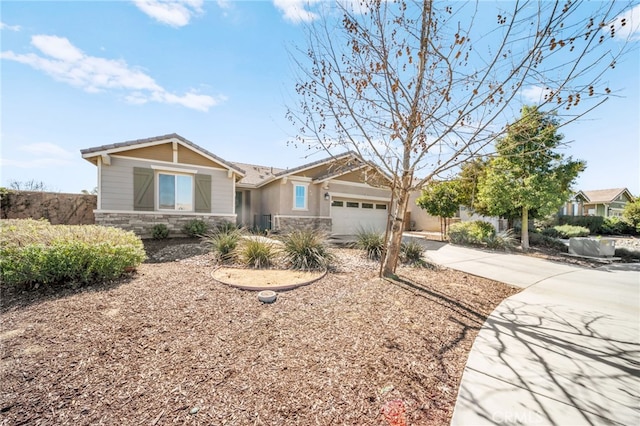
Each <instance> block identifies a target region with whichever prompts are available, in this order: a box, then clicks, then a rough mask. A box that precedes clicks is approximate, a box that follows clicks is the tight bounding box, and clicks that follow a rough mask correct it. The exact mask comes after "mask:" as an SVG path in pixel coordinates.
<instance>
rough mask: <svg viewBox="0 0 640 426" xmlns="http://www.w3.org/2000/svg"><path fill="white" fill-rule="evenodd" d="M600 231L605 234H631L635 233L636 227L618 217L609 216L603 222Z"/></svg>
mask: <svg viewBox="0 0 640 426" xmlns="http://www.w3.org/2000/svg"><path fill="white" fill-rule="evenodd" d="M600 233H601V234H603V235H630V234H634V233H635V227H634V226H633V225H632V224H630V223H629V222H627V221H625V220H622V219H620V218H618V217H607V218H605V219H604V222H603V223H602V227H601V228H600Z"/></svg>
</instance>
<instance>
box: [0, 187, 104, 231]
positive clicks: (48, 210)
mask: <svg viewBox="0 0 640 426" xmlns="http://www.w3.org/2000/svg"><path fill="white" fill-rule="evenodd" d="M0 198H1V199H0V206H1V207H2V208H1V210H2V219H43V218H44V219H47V220H48V221H49V222H50V223H51V224H52V225H92V224H93V223H94V216H93V210H95V208H96V204H97V197H96V196H95V195H90V194H64V193H59V192H36V191H13V190H10V191H9V192H8V193H6V194H2V196H1V197H0Z"/></svg>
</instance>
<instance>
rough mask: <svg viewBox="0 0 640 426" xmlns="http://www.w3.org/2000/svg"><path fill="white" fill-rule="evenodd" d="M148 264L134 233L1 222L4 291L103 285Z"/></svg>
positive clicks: (0, 272)
mask: <svg viewBox="0 0 640 426" xmlns="http://www.w3.org/2000/svg"><path fill="white" fill-rule="evenodd" d="M144 259H145V252H144V246H143V245H142V241H141V240H140V238H138V237H137V236H136V235H135V234H134V233H133V232H126V231H123V230H121V229H117V228H108V227H102V226H96V225H81V226H67V225H50V224H49V223H48V222H46V221H35V220H32V219H27V220H5V221H2V232H1V235H0V282H2V286H26V287H31V286H32V285H34V284H58V283H64V282H72V283H78V284H88V283H94V282H101V281H105V280H110V279H114V278H117V277H119V276H121V275H122V274H123V273H124V272H125V270H126V268H128V267H136V266H138V265H139V264H140V263H141V262H142V261H144Z"/></svg>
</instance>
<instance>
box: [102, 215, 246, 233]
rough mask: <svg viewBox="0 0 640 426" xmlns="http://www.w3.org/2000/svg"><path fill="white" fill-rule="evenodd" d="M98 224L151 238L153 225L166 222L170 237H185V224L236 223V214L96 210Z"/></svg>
mask: <svg viewBox="0 0 640 426" xmlns="http://www.w3.org/2000/svg"><path fill="white" fill-rule="evenodd" d="M94 215H95V218H96V225H103V226H113V227H116V228H121V229H124V230H126V231H133V232H134V233H135V234H136V235H139V236H140V237H141V238H151V237H152V236H153V227H154V226H155V225H158V224H164V225H166V226H167V228H168V229H169V237H184V236H185V234H184V233H183V232H182V228H183V227H184V225H186V224H187V223H189V222H190V221H192V220H194V219H197V220H202V221H204V222H205V223H206V224H207V225H209V228H213V227H215V226H217V225H220V224H222V223H225V222H227V223H235V222H236V217H235V215H229V216H211V215H207V214H201V215H200V214H190V215H188V216H187V215H185V216H181V215H176V214H163V213H100V212H94Z"/></svg>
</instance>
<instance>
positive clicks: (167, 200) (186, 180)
mask: <svg viewBox="0 0 640 426" xmlns="http://www.w3.org/2000/svg"><path fill="white" fill-rule="evenodd" d="M193 204H194V203H193V176H191V175H182V174H176V173H158V209H159V210H179V211H193Z"/></svg>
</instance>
